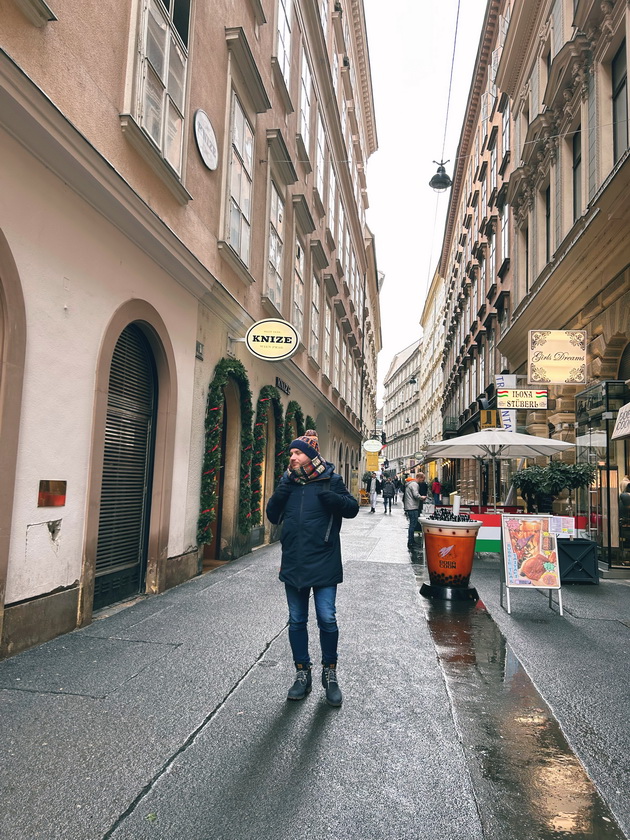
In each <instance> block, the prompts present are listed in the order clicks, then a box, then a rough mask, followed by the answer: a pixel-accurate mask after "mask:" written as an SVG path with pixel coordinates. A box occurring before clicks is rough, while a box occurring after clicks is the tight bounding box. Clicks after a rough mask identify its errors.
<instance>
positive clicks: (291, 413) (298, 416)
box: [282, 400, 306, 469]
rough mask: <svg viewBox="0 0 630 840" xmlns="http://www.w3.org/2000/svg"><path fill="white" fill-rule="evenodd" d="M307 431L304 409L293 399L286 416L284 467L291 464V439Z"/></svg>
mask: <svg viewBox="0 0 630 840" xmlns="http://www.w3.org/2000/svg"><path fill="white" fill-rule="evenodd" d="M294 421H295V430H296V431H295V434H294V433H293V422H294ZM305 431H306V426H305V425H304V412H303V411H302V409H301V407H300V404H299V403H298V402H296V401H295V400H291V402H290V403H289V404H288V406H287V413H286V414H285V416H284V459H283V462H282V463H283V468H284V469H286V468H287V466H288V464H289V447H290V446H291V441H292V440H295V438H296V437H300V435H303V434H304V432H305Z"/></svg>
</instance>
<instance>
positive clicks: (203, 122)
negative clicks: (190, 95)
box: [194, 108, 219, 170]
mask: <svg viewBox="0 0 630 840" xmlns="http://www.w3.org/2000/svg"><path fill="white" fill-rule="evenodd" d="M194 125H195V140H196V141H197V148H198V149H199V154H200V155H201V159H202V161H203V162H204V163H205V165H206V166H207V167H208V169H212V170H214V169H216V168H217V166H218V165H219V146H218V143H217V136H216V134H215V133H214V128H212V123H211V122H210V117H209V116H208V115H207V114H206V112H205V111H202V110H201V108H200V109H199V110H198V111H196V112H195V123H194Z"/></svg>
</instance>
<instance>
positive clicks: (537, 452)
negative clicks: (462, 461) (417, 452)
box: [426, 429, 575, 511]
mask: <svg viewBox="0 0 630 840" xmlns="http://www.w3.org/2000/svg"><path fill="white" fill-rule="evenodd" d="M574 447H575V444H574V443H567V442H566V441H563V440H552V439H551V438H541V437H536V436H535V435H523V434H519V433H518V432H509V431H507V430H506V429H483V430H482V431H481V432H474V433H473V434H472V435H461V436H460V437H454V438H450V440H434V441H431V442H430V443H428V444H427V446H426V453H427V454H426V460H432V459H434V458H474V459H475V460H476V461H488V460H490V461H492V464H493V468H494V464H495V462H496V461H497V460H499V459H501V460H511V459H512V458H539V457H540V456H549V455H555V454H556V453H557V452H564V451H565V450H567V449H573V448H574ZM494 475H495V476H496V471H495V472H494ZM493 486H494V509H495V511H496V509H497V486H496V479H495V480H494V481H493Z"/></svg>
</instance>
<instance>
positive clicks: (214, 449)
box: [197, 358, 254, 568]
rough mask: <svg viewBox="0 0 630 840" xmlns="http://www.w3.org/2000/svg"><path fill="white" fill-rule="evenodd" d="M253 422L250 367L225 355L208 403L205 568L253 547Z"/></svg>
mask: <svg viewBox="0 0 630 840" xmlns="http://www.w3.org/2000/svg"><path fill="white" fill-rule="evenodd" d="M252 421H253V410H252V397H251V392H250V390H249V380H248V377H247V371H246V370H245V367H244V366H243V364H242V363H241V362H239V361H237V360H236V359H229V358H224V359H221V360H220V361H219V362H218V363H217V366H216V367H215V370H214V376H213V378H212V381H211V382H210V385H209V387H208V400H207V404H206V434H205V441H204V457H203V465H202V474H201V488H200V499H199V501H200V505H199V519H198V521H197V542H198V545H199V547H200V548H201V550H202V552H203V555H202V556H203V563H204V567H208V568H211V565H209V564H212V563H216V562H219V561H220V562H224V561H227V560H233V559H234V558H236V557H240V556H241V555H242V554H245V553H246V552H247V551H249V550H250V548H251V543H250V540H251V527H252V510H251V504H252V478H251V470H252V455H253V442H254V439H253V434H252ZM215 523H217V524H215Z"/></svg>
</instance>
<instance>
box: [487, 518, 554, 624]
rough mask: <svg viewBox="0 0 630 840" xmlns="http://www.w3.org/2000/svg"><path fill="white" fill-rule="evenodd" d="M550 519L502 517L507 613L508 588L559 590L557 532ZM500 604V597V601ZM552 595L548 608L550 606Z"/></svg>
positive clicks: (508, 601)
mask: <svg viewBox="0 0 630 840" xmlns="http://www.w3.org/2000/svg"><path fill="white" fill-rule="evenodd" d="M553 518H554V517H551V516H535V515H530V514H503V516H502V522H501V536H502V541H503V562H504V579H503V581H502V582H501V596H503V586H504V585H505V587H506V593H507V604H508V612H510V611H511V610H510V588H513V589H521V590H522V589H548V590H553V589H557V590H560V588H561V584H560V568H559V565H558V543H557V533H556V529H555V528H554V526H556V527H557V523H556V522H553V523H552V519H553ZM558 598H559V606H560V615H562V594H561V592H560V591H559V594H558ZM501 603H503V597H502V598H501ZM551 603H552V601H551V592H549V605H550V606H551Z"/></svg>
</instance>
